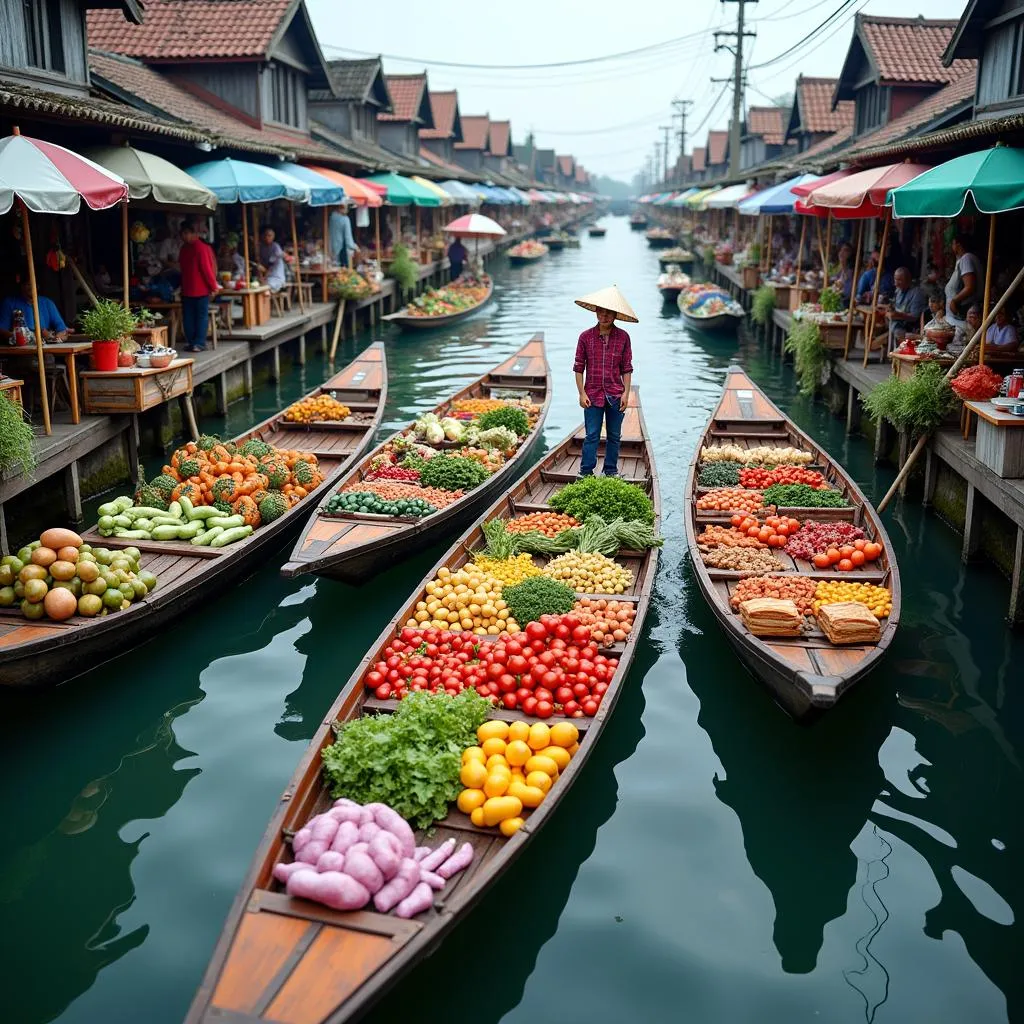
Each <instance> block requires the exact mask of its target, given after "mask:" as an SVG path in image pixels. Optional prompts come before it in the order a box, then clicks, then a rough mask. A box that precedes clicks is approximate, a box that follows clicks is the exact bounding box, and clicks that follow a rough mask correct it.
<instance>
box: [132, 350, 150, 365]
mask: <svg viewBox="0 0 1024 1024" xmlns="http://www.w3.org/2000/svg"><path fill="white" fill-rule="evenodd" d="M150 355H151V351H150V352H146V351H143V350H142V349H139V351H138V352H136V353H135V365H136V366H138V367H141V368H142V369H144V370H148V369H149V365H150V363H149V359H150Z"/></svg>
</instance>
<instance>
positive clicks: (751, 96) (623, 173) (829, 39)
mask: <svg viewBox="0 0 1024 1024" xmlns="http://www.w3.org/2000/svg"><path fill="white" fill-rule="evenodd" d="M307 5H308V7H309V10H310V13H311V15H312V17H313V22H314V25H315V26H316V30H317V34H318V36H319V39H320V44H321V46H322V48H323V51H324V54H325V56H326V57H327V58H328V59H332V58H337V57H349V56H359V55H360V54H357V53H352V52H350V51H363V52H366V53H373V54H377V53H383V54H384V55H385V56H384V68H385V71H388V72H394V73H403V72H404V73H408V72H412V71H421V70H424V69H426V70H427V72H428V76H429V83H430V87H431V88H432V89H452V88H454V89H458V91H459V109H460V111H461V112H462V113H463V114H490V116H491V117H492V118H494V119H496V120H503V119H510V120H511V122H512V132H513V136H514V140H515V141H516V142H521V141H522V140H523V138H524V136H525V135H526V132H527V131H528V130H529V129H531V128H532V129H533V130H534V132H535V133H536V136H537V144H538V145H539V146H541V147H544V148H554V149H556V150H557V151H558V152H559V153H572V154H574V155H575V156H576V158H577V159H578V160H579V161H580V162H581V163H583V165H584V166H585V167H587V168H588V169H589V170H590V171H593V172H597V173H601V174H607V175H610V176H612V177H615V178H619V179H622V180H624V181H628V180H629V179H631V178H632V176H633V175H634V174H635V173H636V172H637V171H639V170H641V169H642V167H643V164H644V162H645V160H646V158H647V157H648V156H649V155H651V154H652V152H653V146H654V142H655V140H660V139H661V138H662V137H663V134H664V133H663V132H661V131H659V126H661V125H671V124H672V123H673V122H672V120H671V114H672V106H671V101H672V100H673V99H690V100H692V101H693V106H692V107H691V109H690V111H689V113H688V115H687V131H688V133H690V138H692V139H693V143H695V144H696V145H703V142H704V139H705V138H706V136H707V131H708V129H709V128H726V127H727V126H728V119H729V111H730V109H731V108H730V103H731V94H730V92H728V91H726V92H723V88H724V87H723V86H722V85H715V84H712V83H711V81H710V79H711V78H712V77H716V78H719V77H724V76H727V75H731V73H732V60H733V58H732V55H731V54H730V53H726V52H725V51H721V52H719V53H717V54H716V53H715V52H714V40H713V36H712V33H713V32H714V30H715V29H725V28H733V27H735V21H736V10H737V6H736V4H735V3H722V2H720V0H685V2H684V3H680V4H666V3H665V2H664V0H629V2H628V3H626V4H623V3H621V2H615V3H612V2H609V0H597V2H591V3H589V4H584V3H582V2H578V0H543V2H542V0H519V2H518V3H516V4H515V5H507V4H505V5H501V6H495V5H492V4H486V3H472V4H464V5H461V6H460V5H458V4H454V5H453V4H438V5H434V4H428V3H425V2H424V0H391V2H390V3H388V4H387V5H386V7H383V8H380V9H379V17H377V18H375V17H373V14H374V11H375V9H374V8H373V7H372V6H371V7H366V6H363V7H358V8H355V7H353V6H352V5H350V4H345V5H341V4H339V3H337V0H307ZM963 7H964V0H928V3H927V5H926V6H925V4H924V3H923V2H922V0H889V2H888V3H885V2H883V0H867V2H865V0H846V2H845V3H844V0H761V2H760V3H756V4H749V5H748V6H747V7H746V11H747V15H746V16H747V19H748V23H749V22H751V21H752V22H753V24H752V25H751V28H752V30H754V31H756V33H757V38H756V39H748V40H746V42H745V47H746V48H747V52H746V53H745V54H744V59H745V62H747V61H748V58H749V63H748V66H749V71H748V76H747V78H748V82H749V87H748V90H747V102H748V103H753V104H759V103H765V102H767V101H768V100H769V99H772V98H774V97H776V96H778V95H779V94H781V93H787V92H791V91H792V89H793V82H794V81H795V79H796V76H797V75H798V74H801V73H803V74H805V75H820V76H836V75H838V73H839V69H840V68H841V67H842V62H843V58H844V57H845V55H846V50H847V47H848V46H849V42H850V37H851V34H852V32H853V16H854V14H855V13H856V12H857V11H862V12H864V13H867V14H886V15H889V16H896V17H914V16H916V15H918V14H920V13H926V14H927V16H928V17H930V18H952V19H956V18H959V16H960V14H961V12H962V11H963ZM837 10H841V11H842V13H841V14H840V15H839V16H838V17H837V18H836V19H835V20H834V21H833V23H832V25H830V26H829V27H828V28H827V29H824V30H822V31H820V32H818V33H817V34H815V35H814V36H813V38H812V39H810V40H808V41H807V42H806V43H805V44H804V45H803V46H801V47H800V48H798V49H795V50H794V51H793V52H792V54H789V55H787V56H785V57H783V58H782V59H780V60H777V61H775V62H774V63H771V64H769V65H768V66H766V67H762V68H759V67H758V66H757V65H758V64H761V63H765V62H768V61H772V60H773V59H774V58H776V57H779V56H780V55H781V54H784V53H785V52H786V51H787V50H789V48H790V47H792V46H793V45H794V44H795V43H797V42H798V41H799V40H801V39H802V38H803V37H804V36H805V35H807V34H808V33H810V32H811V31H812V30H813V29H814V28H815V27H816V26H817V25H819V24H821V23H822V22H823V21H824V20H825V19H826V18H828V17H829V16H830V15H831V14H833V13H834V12H836V11H837ZM673 40H679V41H678V42H673ZM641 47H656V48H655V49H653V50H649V51H647V52H643V53H639V54H634V55H631V56H626V57H621V58H618V59H614V60H601V61H594V62H591V63H587V64H581V65H576V66H574V67H567V68H565V67H563V68H537V69H531V70H524V69H519V70H496V69H494V68H493V67H491V68H456V67H443V66H438V65H435V64H426V63H425V59H427V58H429V59H430V60H435V61H448V62H453V63H462V64H484V65H491V66H493V65H499V64H504V65H522V64H555V63H561V62H565V61H580V60H588V59H590V58H595V57H596V58H600V57H605V56H607V55H609V54H615V53H622V52H624V51H630V50H635V49H639V48H641ZM388 55H393V56H395V57H411V58H414V60H413V61H412V62H411V63H410V62H406V61H400V60H393V59H391V58H390V57H389V56H388ZM677 125H678V122H677ZM676 145H677V143H676V142H674V141H673V143H672V147H673V148H672V150H671V152H672V154H673V156H674V155H675V153H677V152H678V150H677V149H676ZM686 148H687V151H690V150H691V149H692V143H691V142H689V141H688V142H687V146H686Z"/></svg>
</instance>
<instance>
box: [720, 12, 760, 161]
mask: <svg viewBox="0 0 1024 1024" xmlns="http://www.w3.org/2000/svg"><path fill="white" fill-rule="evenodd" d="M721 2H722V3H723V4H731V3H734V4H736V5H737V6H738V13H737V15H736V31H735V32H716V33H715V52H716V53H717V52H718V51H719V50H728V51H729V52H730V53H731V54H732V55H733V58H734V63H733V73H732V124H730V125H729V174H730V176H735V175H737V174H739V172H740V119H741V118H742V116H743V86H744V81H743V40H744V39H745V38H747V39H749V38H752V37H753V36H755V35H757V33H756V32H745V31H744V30H743V14H744V10H743V9H744V7H745V6H746V5H747V4H756V3H757V0H721ZM719 36H728V37H731V38H733V39H734V40H735V45H734V46H730V45H729V44H728V43H719V42H718V37H719Z"/></svg>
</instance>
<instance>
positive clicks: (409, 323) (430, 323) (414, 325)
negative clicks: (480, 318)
mask: <svg viewBox="0 0 1024 1024" xmlns="http://www.w3.org/2000/svg"><path fill="white" fill-rule="evenodd" d="M493 295H494V279H493V278H491V277H488V278H487V294H486V295H485V296H484V297H483V298H482V299H481V300H480V301H479V302H477V303H475V304H474V305H472V306H467V307H466V308H465V309H460V310H458V311H457V312H455V313H445V314H443V315H441V316H413V315H412V314H410V313H407V312H406V309H409V308H410V307H409V306H406V307H405V308H404V309H399V310H398V311H397V312H394V313H388V314H387V315H386V316H382V317H381V320H385V321H387V322H388V323H392V324H394V325H395V326H396V327H401V328H402V330H403V331H424V330H429V329H430V328H432V327H447V326H448V325H449V324H454V323H457V322H458V321H459V320H465V319H466V317H468V316H472V315H473V314H474V313H475V312H477V310H479V309H482V308H483V307H484V306H486V305H487V303H488V302H490V301H491V297H492V296H493Z"/></svg>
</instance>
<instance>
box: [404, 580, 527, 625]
mask: <svg viewBox="0 0 1024 1024" xmlns="http://www.w3.org/2000/svg"><path fill="white" fill-rule="evenodd" d="M406 625H407V626H412V627H413V628H414V629H416V628H419V629H429V628H430V627H434V628H435V629H465V630H470V631H471V632H473V633H477V634H479V635H480V636H497V635H498V634H499V633H500V632H501V631H502V630H507V631H508V632H509V633H518V632H519V624H518V623H517V622H516V621H515V619H513V618H512V614H511V612H509V610H508V606H507V605H506V604H505V602H504V601H503V600H502V599H501V582H500V581H499V580H496V579H495V578H494V577H493V576H488V575H487V573H485V572H482V571H481V570H480V569H478V568H477V567H476V566H475V565H474V564H473V563H472V562H467V563H466V565H464V566H463V567H462V568H461V569H459V570H458V571H457V572H452V571H451V569H448V568H447V567H442V568H440V569H438V571H437V576H436V578H434V579H432V580H431V581H430V582H429V583H428V584H427V586H426V599H425V600H423V601H418V602H417V603H416V610H415V612H414V613H413V617H412V618H411V619H409V620H408V622H406Z"/></svg>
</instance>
